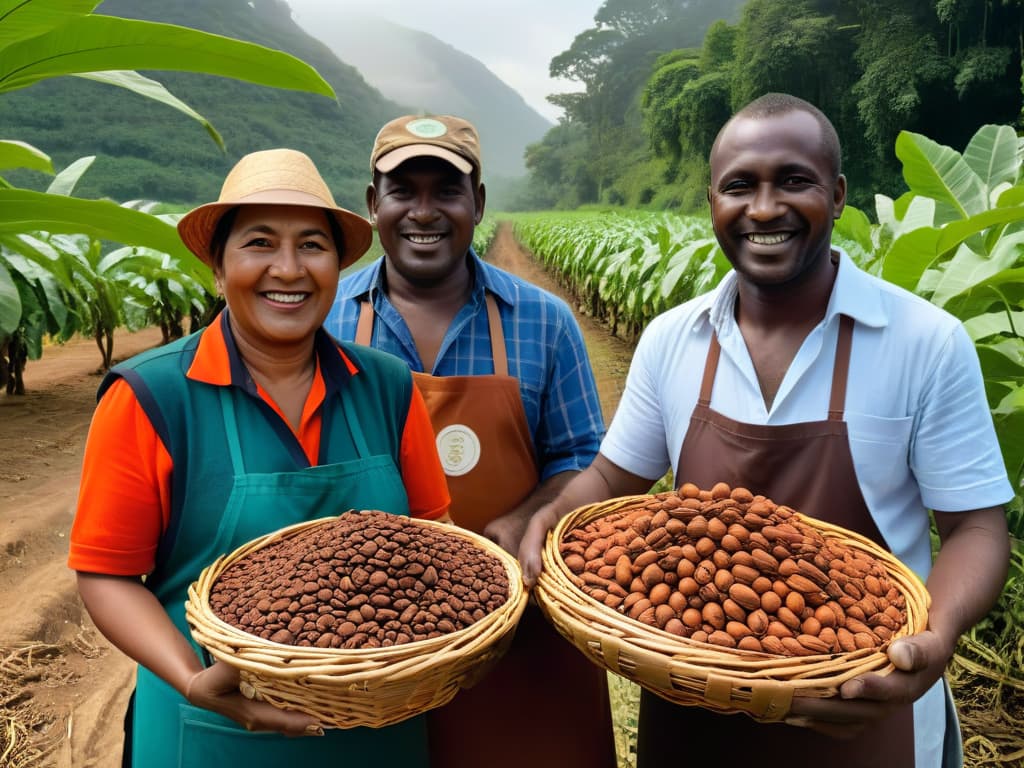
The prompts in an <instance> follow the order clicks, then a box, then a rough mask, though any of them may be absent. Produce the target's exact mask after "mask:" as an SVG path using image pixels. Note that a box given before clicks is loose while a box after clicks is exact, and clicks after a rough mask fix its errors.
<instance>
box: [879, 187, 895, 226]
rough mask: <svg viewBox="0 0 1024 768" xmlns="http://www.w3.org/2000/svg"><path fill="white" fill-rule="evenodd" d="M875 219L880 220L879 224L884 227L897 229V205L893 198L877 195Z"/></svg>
mask: <svg viewBox="0 0 1024 768" xmlns="http://www.w3.org/2000/svg"><path fill="white" fill-rule="evenodd" d="M875 217H876V218H877V219H878V223H879V224H880V225H882V226H883V227H888V228H889V229H893V230H894V229H896V224H897V219H896V203H895V201H893V199H892V198H891V197H887V196H886V195H882V194H876V195H875Z"/></svg>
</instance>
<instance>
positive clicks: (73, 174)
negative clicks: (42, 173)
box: [46, 155, 96, 195]
mask: <svg viewBox="0 0 1024 768" xmlns="http://www.w3.org/2000/svg"><path fill="white" fill-rule="evenodd" d="M95 160H96V155H88V156H87V157H80V158H78V159H77V160H75V162H73V163H72V164H71V165H69V166H68V167H67V168H65V169H64V170H63V171H61V172H60V173H58V174H57V177H56V178H55V179H54V180H53V181H52V182H50V186H49V187H47V188H46V191H47V192H49V193H50V194H51V195H70V194H71V193H72V192H73V191H74V189H75V186H76V185H77V184H78V180H79V179H80V178H82V174H83V173H85V172H86V171H87V170H89V168H90V166H92V164H93V161H95Z"/></svg>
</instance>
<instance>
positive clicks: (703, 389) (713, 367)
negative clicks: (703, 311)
mask: <svg viewBox="0 0 1024 768" xmlns="http://www.w3.org/2000/svg"><path fill="white" fill-rule="evenodd" d="M721 353H722V347H721V345H719V343H718V334H717V333H715V331H714V329H712V331H711V344H710V345H709V346H708V357H707V360H706V361H705V362H704V378H703V379H702V380H701V382H700V397H699V398H698V400H697V404H698V405H701V406H703V407H705V408H710V407H711V390H712V388H713V387H714V384H715V372H716V371H717V370H718V357H719V355H720V354H721Z"/></svg>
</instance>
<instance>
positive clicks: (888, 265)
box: [882, 227, 940, 291]
mask: <svg viewBox="0 0 1024 768" xmlns="http://www.w3.org/2000/svg"><path fill="white" fill-rule="evenodd" d="M939 233H940V230H938V229H934V228H932V227H923V228H921V229H915V230H913V231H912V232H907V233H906V234H905V235H902V236H901V237H899V238H897V239H896V240H894V241H893V243H892V245H891V246H890V247H889V250H888V252H887V253H886V254H885V259H884V260H883V262H882V277H883V278H884V279H886V280H888V281H889V282H890V283H895V284H896V285H898V286H900V287H901V288H906V289H907V290H908V291H913V290H914V289H915V288H917V284H918V282H919V281H920V280H921V276H922V275H923V274H924V271H925V270H926V269H927V268H928V266H929V265H930V264H931V263H932V262H933V261H935V254H936V250H935V246H936V243H937V242H938V239H939Z"/></svg>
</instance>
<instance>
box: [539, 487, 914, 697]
mask: <svg viewBox="0 0 1024 768" xmlns="http://www.w3.org/2000/svg"><path fill="white" fill-rule="evenodd" d="M663 495H664V494H653V493H648V494H635V495H630V496H620V497H615V498H612V499H607V500H605V501H601V502H594V503H590V504H584V505H581V506H579V507H577V508H575V509H573V510H572V511H570V512H569V513H568V514H566V515H564V516H563V517H562V518H561V519H560V520H559V521H558V523H557V524H556V525H555V526H554V527H553V528H552V529H551V530H550V531H549V532H548V535H547V538H546V540H545V545H544V548H543V549H542V552H541V560H542V564H543V567H542V569H541V573H540V575H539V576H538V579H537V584H536V590H535V591H536V593H537V599H538V602H539V603H542V604H544V607H545V608H546V609H547V610H550V611H552V612H554V613H557V614H558V616H559V618H561V619H562V620H564V621H566V622H567V623H570V624H571V625H572V626H571V628H572V629H573V630H574V631H577V630H581V633H582V634H583V635H584V636H586V637H591V638H599V637H602V638H606V637H610V636H609V635H605V634H603V633H601V632H598V631H597V630H596V629H594V628H592V627H588V626H585V625H584V624H583V622H582V621H580V620H578V619H577V618H576V617H574V616H573V615H572V613H571V610H570V609H571V608H572V607H573V605H579V606H581V607H584V608H585V609H586V610H587V611H588V612H591V613H593V612H596V613H597V614H598V615H599V616H601V617H602V618H603V619H607V620H608V621H607V623H608V624H611V625H615V624H619V623H622V622H628V624H626V626H627V627H628V631H629V634H628V635H627V634H623V636H622V637H616V638H615V640H616V642H618V643H621V644H623V645H626V646H628V647H630V649H635V650H639V651H641V652H643V653H649V652H650V653H656V654H658V655H660V656H662V657H664V658H665V659H666V660H667V662H668V663H669V664H670V665H672V666H673V668H678V669H680V670H682V669H684V668H687V669H689V670H690V671H697V672H707V671H708V670H709V669H711V670H712V671H714V670H713V666H714V663H715V661H716V660H717V661H719V662H721V661H722V660H726V659H727V660H728V663H729V664H730V665H731V666H730V668H729V670H728V671H724V670H723V672H722V675H721V676H723V677H726V678H730V677H736V678H743V679H747V680H749V681H756V680H759V679H761V680H766V681H767V680H771V681H772V682H773V683H778V684H779V685H783V686H786V685H791V686H794V687H796V688H798V689H799V688H820V687H822V686H827V685H829V684H830V683H831V682H840V681H842V680H845V679H848V677H849V676H848V675H846V674H844V673H842V672H840V673H837V674H836V675H835V676H834V677H833V678H829V677H822V676H818V677H811V676H810V675H812V674H813V673H814V672H813V670H814V669H815V667H816V666H818V665H820V664H822V663H824V664H826V665H832V664H834V662H836V661H837V659H841V660H856V659H860V658H862V657H863V658H864V659H868V658H870V657H872V656H878V657H880V660H881V658H883V657H884V659H885V661H886V667H887V668H888V669H887V671H889V670H891V669H894V668H895V667H894V665H892V664H891V662H888V657H887V655H886V654H885V650H886V649H887V648H888V646H889V645H890V643H891V642H892V641H893V640H896V639H897V638H899V637H905V636H908V635H913V634H917V633H918V632H920V631H923V630H924V629H925V628H926V626H927V610H928V608H929V607H930V595H929V593H928V591H927V589H926V587H925V585H924V583H923V582H922V581H921V579H920V577H919V576H917V574H916V573H914V572H913V571H912V570H911V569H910V568H908V567H907V566H906V565H905V564H904V563H902V562H901V561H900V560H899V559H897V558H896V557H895V556H894V555H893V554H892V553H890V552H888V551H886V550H884V549H882V548H881V547H880V546H879V545H877V544H875V542H873V541H872V540H870V539H868V538H867V537H865V536H863V535H861V534H858V533H856V532H854V531H850V530H847V529H845V528H842V527H840V526H837V525H834V524H832V523H828V522H826V521H824V520H820V519H818V518H814V517H811V516H809V515H805V514H803V513H800V512H797V511H795V510H794V511H793V514H794V515H796V516H797V519H798V520H800V521H801V522H803V523H805V524H807V525H809V526H811V527H813V528H814V529H815V530H817V531H818V532H819V533H820V534H822V536H825V537H826V538H829V537H831V538H841V539H844V540H846V541H848V542H849V543H851V544H852V545H853V546H855V547H856V548H859V549H862V550H866V551H867V552H868V553H869V554H871V555H872V556H873V557H876V558H877V559H879V560H881V561H882V562H883V565H885V567H886V570H887V571H889V572H890V573H892V572H893V571H896V573H897V574H898V575H899V576H900V577H901V581H903V580H905V581H906V582H907V586H909V587H910V594H908V593H907V590H906V589H902V588H903V587H904V584H902V583H901V584H900V587H901V591H903V592H904V596H905V598H906V602H907V606H908V618H907V622H906V624H904V626H903V627H901V629H900V630H899V631H898V632H897V633H896V634H894V635H893V637H892V638H891V639H890V640H887V641H886V642H885V643H883V644H882V645H880V646H878V647H876V648H868V649H858V650H857V651H850V652H837V653H829V654H813V655H807V656H792V657H790V656H780V655H775V654H770V653H766V652H757V651H745V650H740V649H738V648H724V647H720V646H715V645H711V644H709V643H703V642H699V641H695V640H691V639H689V638H685V637H680V636H678V635H674V634H672V633H671V632H666V631H665V630H663V629H660V628H657V627H653V626H649V625H647V624H644V623H643V622H640V621H637V620H635V619H631V618H629V617H628V616H626V615H625V614H623V613H621V612H620V611H617V610H615V609H614V608H611V607H609V606H607V605H605V604H604V603H602V602H600V601H598V600H596V599H594V598H593V597H591V596H590V595H588V594H586V593H585V592H584V591H583V590H581V589H579V588H578V587H577V586H576V585H575V584H574V583H573V581H572V578H571V576H572V573H571V571H570V570H569V568H568V566H567V565H566V564H565V561H564V559H563V558H562V557H561V554H560V552H559V551H558V543H560V542H561V540H562V538H563V537H564V536H565V534H566V532H567V530H568V529H570V528H574V527H577V526H580V525H583V524H586V523H588V522H590V521H592V520H595V519H597V518H599V517H603V516H605V515H607V514H609V513H611V512H614V511H620V510H622V509H624V508H628V507H630V506H632V505H636V504H639V503H648V502H650V501H652V500H656V499H658V498H659V497H660V496H663ZM779 506H785V505H779ZM790 509H792V508H790ZM549 593H551V594H549ZM554 593H557V599H555V595H554ZM915 600H916V607H915V608H914V609H911V606H912V602H915ZM912 619H914V620H915V621H914V624H913V628H912V629H911V621H912ZM630 635H632V636H630ZM666 645H668V646H676V647H677V648H678V650H677V651H675V652H673V653H666V652H665V651H664V649H663V648H659V647H658V646H666ZM797 662H798V663H797ZM780 663H781V664H782V665H783V666H800V667H803V668H805V670H804V671H805V672H806V674H805V675H804V676H790V677H789V678H783V677H775V676H772V673H771V670H772V669H778V667H779V666H780ZM737 666H738V667H741V669H739V670H737V669H735V667H737ZM746 666H749V667H751V668H752V669H755V670H757V671H759V672H761V674H760V675H755V674H752V673H749V672H748V673H746V674H745V673H744V670H743V669H742V668H743V667H746ZM609 668H611V667H610V666H609ZM765 670H767V671H765ZM876 671H877V670H876ZM776 674H777V673H776Z"/></svg>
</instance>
